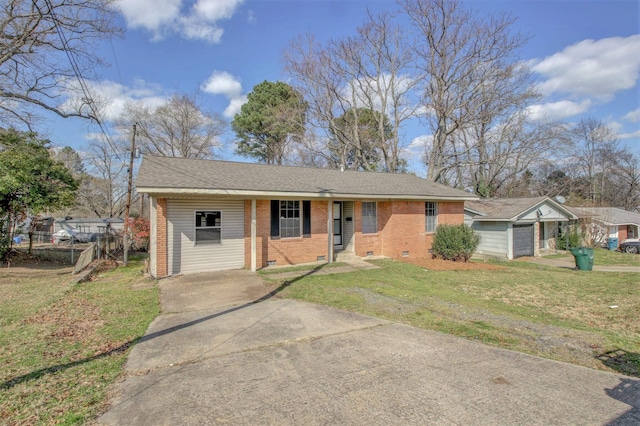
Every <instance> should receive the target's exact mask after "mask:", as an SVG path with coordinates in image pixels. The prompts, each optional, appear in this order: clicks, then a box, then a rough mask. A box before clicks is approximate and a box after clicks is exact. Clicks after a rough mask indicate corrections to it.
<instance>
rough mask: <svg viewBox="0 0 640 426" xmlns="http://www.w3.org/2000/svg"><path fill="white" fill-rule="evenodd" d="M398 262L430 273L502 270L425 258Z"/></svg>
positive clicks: (501, 267) (477, 264) (490, 265)
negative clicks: (418, 267)
mask: <svg viewBox="0 0 640 426" xmlns="http://www.w3.org/2000/svg"><path fill="white" fill-rule="evenodd" d="M400 261H401V262H404V263H410V264H412V265H416V266H420V267H421V268H425V269H428V270H430V271H495V270H498V269H503V268H504V267H503V266H499V265H492V264H489V263H480V262H454V261H452V260H443V259H432V258H426V257H425V258H420V259H408V258H402V259H400Z"/></svg>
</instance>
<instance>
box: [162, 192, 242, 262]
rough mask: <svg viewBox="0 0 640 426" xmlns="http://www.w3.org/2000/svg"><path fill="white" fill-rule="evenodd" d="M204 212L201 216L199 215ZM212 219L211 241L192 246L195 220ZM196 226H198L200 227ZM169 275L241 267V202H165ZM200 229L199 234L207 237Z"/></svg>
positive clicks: (194, 240)
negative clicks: (205, 217)
mask: <svg viewBox="0 0 640 426" xmlns="http://www.w3.org/2000/svg"><path fill="white" fill-rule="evenodd" d="M203 213H204V214H203ZM203 216H208V217H210V218H212V221H211V223H210V225H215V226H212V227H210V228H209V229H210V230H211V231H212V233H211V234H210V235H214V239H215V241H213V242H212V241H204V242H203V238H200V239H199V241H198V244H196V218H198V221H199V222H201V223H200V225H203V226H204V225H207V224H206V223H205V222H202V219H200V218H201V217H203ZM200 225H199V226H200ZM167 234H168V235H167V247H168V255H169V259H168V266H169V274H172V275H173V274H178V273H183V274H188V273H193V272H206V271H221V270H225V269H240V268H243V267H244V266H245V265H244V202H243V201H194V200H168V201H167ZM207 234H209V233H207V232H203V230H202V229H200V233H199V235H200V236H201V237H202V236H203V235H207Z"/></svg>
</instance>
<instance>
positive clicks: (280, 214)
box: [278, 200, 304, 240]
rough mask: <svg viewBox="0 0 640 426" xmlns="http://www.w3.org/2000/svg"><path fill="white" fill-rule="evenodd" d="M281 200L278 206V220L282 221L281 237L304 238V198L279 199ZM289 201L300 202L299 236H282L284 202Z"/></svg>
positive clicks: (279, 231)
mask: <svg viewBox="0 0 640 426" xmlns="http://www.w3.org/2000/svg"><path fill="white" fill-rule="evenodd" d="M278 201H279V206H278V220H279V221H280V223H279V224H278V225H279V226H278V234H279V238H280V239H282V240H293V239H298V238H302V237H303V235H302V228H303V226H304V224H303V222H304V213H303V211H302V209H303V208H304V207H303V206H304V203H303V202H302V200H278ZM283 201H284V202H287V201H294V202H297V203H298V211H299V212H300V215H299V216H298V219H299V221H300V226H299V229H298V231H299V233H300V235H297V236H293V237H283V236H282V219H283V217H282V202H283Z"/></svg>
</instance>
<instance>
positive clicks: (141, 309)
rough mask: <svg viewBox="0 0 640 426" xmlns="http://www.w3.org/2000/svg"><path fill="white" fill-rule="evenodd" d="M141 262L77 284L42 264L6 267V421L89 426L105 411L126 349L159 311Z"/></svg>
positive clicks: (0, 379) (2, 396) (2, 401)
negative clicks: (108, 392)
mask: <svg viewBox="0 0 640 426" xmlns="http://www.w3.org/2000/svg"><path fill="white" fill-rule="evenodd" d="M141 269H142V265H141V264H140V263H138V264H136V262H132V264H131V266H129V267H127V268H118V269H116V270H113V271H105V270H103V271H102V273H101V274H100V275H98V276H97V277H95V279H94V280H93V281H91V282H87V283H82V284H75V285H74V284H71V282H72V276H71V268H69V267H64V266H61V265H55V264H47V263H42V262H37V263H28V264H22V265H21V266H19V267H11V268H9V269H8V268H3V269H1V270H0V283H1V285H0V311H2V312H3V314H4V313H7V315H3V317H2V319H1V320H0V365H2V366H3V368H2V370H1V372H0V423H2V424H82V423H85V422H86V421H87V420H90V419H91V418H93V417H94V416H95V415H97V414H98V413H100V412H101V411H102V410H103V409H104V404H105V399H106V394H107V389H108V386H109V385H110V384H111V383H113V382H114V381H115V380H116V379H117V377H118V376H119V375H120V374H121V371H122V366H123V364H124V361H125V359H126V354H127V350H128V349H129V348H130V347H131V345H132V344H134V343H135V341H136V340H137V339H138V338H139V337H141V336H142V335H143V334H144V331H145V330H146V328H147V326H148V324H149V323H150V322H151V321H152V320H153V318H155V316H156V315H157V314H158V313H159V303H158V290H157V288H156V286H142V287H143V289H142V290H134V287H140V286H139V284H140V282H141V281H145V280H148V279H147V278H144V277H143V276H142V274H141Z"/></svg>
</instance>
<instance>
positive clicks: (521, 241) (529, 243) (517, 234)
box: [513, 225, 533, 257]
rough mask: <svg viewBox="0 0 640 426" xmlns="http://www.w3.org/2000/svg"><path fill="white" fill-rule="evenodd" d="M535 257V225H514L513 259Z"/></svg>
mask: <svg viewBox="0 0 640 426" xmlns="http://www.w3.org/2000/svg"><path fill="white" fill-rule="evenodd" d="M522 256H533V225H513V257H522Z"/></svg>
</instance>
